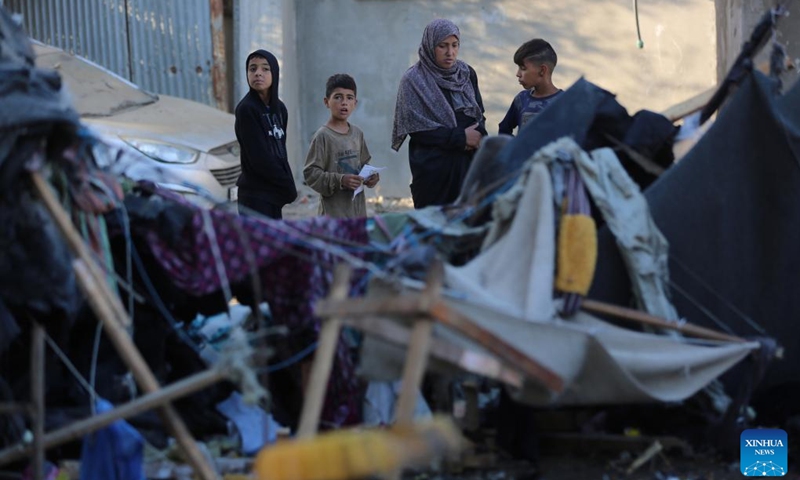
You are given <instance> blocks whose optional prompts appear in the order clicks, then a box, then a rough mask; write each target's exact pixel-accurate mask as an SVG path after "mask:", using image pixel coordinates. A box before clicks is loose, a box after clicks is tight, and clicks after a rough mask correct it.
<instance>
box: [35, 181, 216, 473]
mask: <svg viewBox="0 0 800 480" xmlns="http://www.w3.org/2000/svg"><path fill="white" fill-rule="evenodd" d="M31 179H32V181H33V185H34V188H35V189H36V190H37V192H38V193H39V196H40V197H41V198H42V201H43V202H44V204H45V207H46V208H47V210H48V211H49V212H50V214H51V215H52V216H53V219H54V221H55V222H56V224H57V225H58V227H59V229H60V230H61V233H62V235H64V238H66V240H67V243H68V244H69V245H70V247H71V248H72V251H73V253H74V254H75V255H76V256H77V257H78V258H76V259H75V260H74V261H73V264H72V265H73V269H74V270H75V275H76V277H77V279H78V284H79V285H80V286H81V288H82V289H83V291H84V293H85V294H86V296H87V299H88V300H89V304H90V305H91V307H92V309H93V311H94V313H95V315H96V316H97V318H98V320H99V321H100V322H101V323H102V324H103V328H104V330H105V332H106V335H107V336H108V337H109V339H110V340H111V342H112V343H113V344H114V347H115V348H116V350H117V352H118V353H119V355H120V357H121V358H122V360H123V361H124V362H125V364H126V365H127V367H128V368H129V369H130V370H131V373H133V377H134V379H135V380H136V383H137V384H139V386H140V387H141V388H142V390H144V391H145V392H146V393H153V392H156V391H157V390H158V389H159V385H158V381H157V380H156V377H155V375H154V374H153V372H152V371H151V370H150V367H148V366H147V363H146V362H145V361H144V358H142V354H141V353H140V352H139V350H138V349H137V348H136V345H134V343H133V340H131V337H130V335H129V334H128V331H127V330H126V327H129V326H130V325H131V319H130V318H129V317H128V314H127V312H125V309H124V308H123V307H122V303H121V302H120V301H119V297H117V296H116V295H114V294H113V293H112V292H111V290H110V288H109V286H108V283H107V282H106V281H105V275H104V274H103V273H102V272H101V271H100V269H99V267H98V266H97V265H96V264H95V262H94V259H93V258H92V255H91V252H90V251H89V248H88V247H87V246H86V244H85V243H84V242H83V239H82V238H81V236H80V235H79V234H78V231H77V230H76V229H75V226H74V225H73V224H72V221H71V220H70V218H69V215H67V212H66V211H64V208H63V207H62V206H61V204H59V203H58V200H57V199H56V197H55V195H54V194H53V192H52V191H51V189H50V185H49V184H48V183H47V181H46V180H45V179H44V178H43V177H42V176H41V174H39V173H38V172H33V173H31ZM160 413H161V417H162V419H163V421H164V424H165V425H166V426H167V428H168V429H169V431H170V433H171V434H172V435H173V436H174V437H175V440H177V442H178V444H179V445H180V446H181V448H182V449H183V452H184V454H185V455H186V458H187V462H188V463H189V464H190V465H191V466H192V468H194V470H195V472H196V473H197V475H198V476H199V477H200V478H201V480H215V479H217V478H219V476H218V475H217V473H216V471H215V470H214V468H213V467H212V466H211V464H210V463H209V462H208V460H207V459H206V457H205V456H203V454H202V452H201V451H200V448H199V447H198V446H197V443H196V442H195V440H194V438H193V437H192V435H191V434H190V433H189V429H188V428H186V424H185V423H183V419H182V418H181V417H180V416H179V415H178V412H176V411H175V409H174V408H173V407H172V405H169V404H167V405H164V406H162V407H161V408H160Z"/></svg>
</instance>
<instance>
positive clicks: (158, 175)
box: [33, 41, 242, 203]
mask: <svg viewBox="0 0 800 480" xmlns="http://www.w3.org/2000/svg"><path fill="white" fill-rule="evenodd" d="M33 49H34V51H35V53H36V66H37V67H41V68H50V69H55V70H57V71H58V72H59V73H60V74H61V78H62V79H63V82H64V85H65V87H66V91H67V94H68V95H70V97H71V101H72V104H73V105H74V107H75V109H76V110H77V111H78V113H79V114H80V116H81V122H82V123H83V124H84V125H86V126H88V127H89V128H90V129H91V130H92V131H94V132H95V133H97V134H98V136H100V137H101V138H102V139H104V140H106V141H107V142H108V143H111V144H112V145H114V144H116V146H121V147H125V146H130V147H133V148H134V149H135V150H137V151H138V152H140V153H141V154H142V155H136V156H135V158H136V159H137V160H136V161H135V162H127V165H125V166H124V172H123V173H124V175H125V176H127V177H129V178H131V179H133V180H150V181H153V182H155V183H157V184H159V185H160V186H162V187H164V188H168V189H170V190H173V191H176V192H178V193H181V194H183V195H184V196H186V197H188V198H189V199H191V200H197V201H198V202H199V203H206V202H205V201H203V200H201V199H209V198H211V199H215V200H217V201H225V200H235V199H236V188H235V185H236V180H237V179H238V178H239V174H240V173H241V171H242V167H241V162H240V159H239V143H238V142H237V141H236V135H235V133H234V130H233V124H234V116H233V115H231V114H229V113H226V112H223V111H221V110H218V109H215V108H212V107H209V106H207V105H204V104H202V103H199V102H194V101H191V100H185V99H181V98H176V97H171V96H168V95H155V94H152V93H149V92H146V91H145V90H142V89H141V88H139V87H138V86H136V85H134V84H132V83H131V82H129V81H127V80H125V79H124V78H122V77H120V76H118V75H116V74H115V73H112V72H110V71H109V70H107V69H105V68H103V67H101V66H99V65H97V64H95V63H93V62H91V61H89V60H86V59H84V58H82V57H79V56H76V55H72V54H70V53H67V52H65V51H64V50H61V49H59V48H56V47H52V46H48V45H44V44H42V43H39V42H35V41H34V42H33ZM115 171H117V169H115ZM118 173H119V172H118Z"/></svg>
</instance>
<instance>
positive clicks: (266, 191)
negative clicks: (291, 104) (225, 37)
mask: <svg viewBox="0 0 800 480" xmlns="http://www.w3.org/2000/svg"><path fill="white" fill-rule="evenodd" d="M245 65H246V67H247V85H248V86H249V87H250V91H249V92H247V95H245V96H244V98H242V101H240V102H239V105H237V106H236V113H235V115H236V123H235V127H234V128H235V130H236V139H237V140H238V141H239V146H240V147H241V159H242V174H241V175H240V176H239V180H238V181H237V182H236V185H238V187H239V206H240V208H239V213H240V214H242V213H247V210H248V209H249V210H251V211H256V212H258V213H260V214H262V215H266V216H267V217H270V218H275V219H280V218H283V215H282V213H281V209H282V208H283V206H284V205H286V204H287V203H291V202H293V201H294V199H295V198H297V188H296V187H295V184H294V177H293V176H292V171H291V169H290V168H289V160H288V157H287V155H286V125H287V119H288V112H287V111H286V105H284V104H283V102H282V101H281V100H280V99H279V98H278V80H279V74H280V69H279V67H278V60H277V59H276V58H275V56H274V55H272V54H271V53H269V52H268V51H266V50H256V51H255V52H253V53H251V54H250V55H248V56H247V62H246V64H245ZM241 207H246V208H244V209H243V208H241Z"/></svg>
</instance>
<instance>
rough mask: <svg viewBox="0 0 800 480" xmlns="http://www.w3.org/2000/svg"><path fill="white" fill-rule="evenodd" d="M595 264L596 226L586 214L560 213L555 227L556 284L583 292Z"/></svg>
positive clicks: (564, 289)
mask: <svg viewBox="0 0 800 480" xmlns="http://www.w3.org/2000/svg"><path fill="white" fill-rule="evenodd" d="M596 265H597V227H596V226H595V224H594V220H593V219H592V217H590V216H588V215H562V216H561V225H560V227H559V231H558V268H557V269H556V288H557V289H558V290H560V291H562V292H570V293H578V294H581V295H586V294H587V293H588V292H589V287H591V286H592V279H593V278H594V269H595V266H596Z"/></svg>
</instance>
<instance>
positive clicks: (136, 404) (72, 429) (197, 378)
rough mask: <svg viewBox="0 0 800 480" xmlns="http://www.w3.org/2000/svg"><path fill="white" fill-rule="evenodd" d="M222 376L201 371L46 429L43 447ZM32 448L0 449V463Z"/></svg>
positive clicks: (92, 430) (83, 433)
mask: <svg viewBox="0 0 800 480" xmlns="http://www.w3.org/2000/svg"><path fill="white" fill-rule="evenodd" d="M224 378H225V374H224V373H223V372H222V371H221V370H218V369H211V370H204V371H202V372H200V373H196V374H194V375H192V376H190V377H187V378H184V379H182V380H179V381H177V382H175V383H173V384H171V385H168V386H166V387H164V388H162V389H160V390H158V391H157V392H155V393H148V394H147V395H144V396H141V397H139V398H137V399H136V400H133V401H130V402H128V403H126V404H123V405H120V406H118V407H116V408H115V409H113V410H109V411H107V412H104V413H100V414H98V415H95V416H93V417H89V418H86V419H83V420H79V421H77V422H75V423H72V424H69V425H67V426H66V427H63V428H60V429H58V430H54V431H52V432H48V433H47V434H45V435H44V436H43V437H42V445H43V447H44V449H45V450H47V449H50V448H53V447H57V446H59V445H63V444H65V443H67V442H70V441H72V440H77V439H79V438H81V437H83V436H84V435H88V434H90V433H92V432H94V431H97V430H99V429H101V428H103V427H106V426H108V425H111V424H112V423H114V422H116V421H117V420H120V419H126V418H130V417H132V416H134V415H138V414H140V413H142V412H146V411H148V410H152V409H153V408H156V407H160V406H162V405H164V404H166V403H169V402H171V401H173V400H175V399H178V398H181V397H185V396H186V395H190V394H192V393H194V392H197V391H200V390H202V389H204V388H206V387H209V386H211V385H213V384H214V383H216V382H219V381H220V380H223V379H224ZM31 451H33V447H32V446H30V445H24V444H19V445H15V446H13V447H9V448H7V449H5V450H2V451H0V465H5V464H7V463H9V462H13V461H16V460H19V459H21V458H23V457H24V456H25V455H27V454H28V453H30V452H31Z"/></svg>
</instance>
